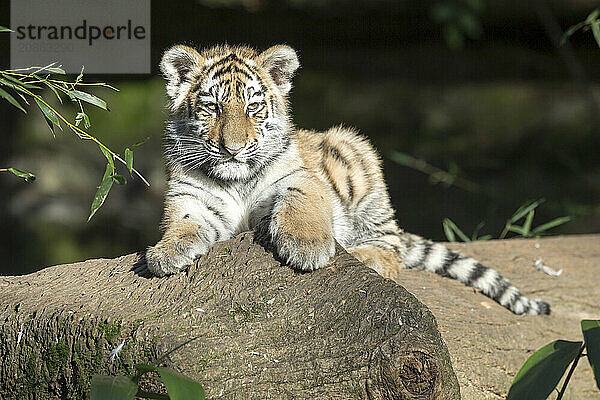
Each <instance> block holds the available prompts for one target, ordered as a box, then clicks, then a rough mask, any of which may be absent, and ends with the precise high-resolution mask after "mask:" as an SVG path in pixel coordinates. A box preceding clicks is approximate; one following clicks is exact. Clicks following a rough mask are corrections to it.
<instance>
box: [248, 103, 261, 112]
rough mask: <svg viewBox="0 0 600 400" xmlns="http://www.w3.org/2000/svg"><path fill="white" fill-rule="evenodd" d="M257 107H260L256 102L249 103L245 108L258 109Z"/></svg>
mask: <svg viewBox="0 0 600 400" xmlns="http://www.w3.org/2000/svg"><path fill="white" fill-rule="evenodd" d="M258 107H260V103H258V102H254V103H250V104H248V107H247V110H248V111H256V110H258Z"/></svg>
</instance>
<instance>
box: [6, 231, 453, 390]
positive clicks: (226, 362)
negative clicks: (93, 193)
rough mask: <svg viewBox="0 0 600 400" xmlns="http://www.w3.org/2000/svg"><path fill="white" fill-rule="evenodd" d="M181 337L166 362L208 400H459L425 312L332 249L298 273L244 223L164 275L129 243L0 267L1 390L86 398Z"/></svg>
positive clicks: (444, 354)
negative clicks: (184, 267) (97, 385)
mask: <svg viewBox="0 0 600 400" xmlns="http://www.w3.org/2000/svg"><path fill="white" fill-rule="evenodd" d="M190 338H197V339H196V340H194V341H192V342H191V343H189V344H187V345H185V346H184V347H183V348H181V349H179V350H178V351H175V352H173V353H172V354H171V355H170V356H169V357H168V358H166V359H165V361H164V364H165V365H168V366H171V367H173V368H175V369H177V370H179V371H181V372H182V373H184V374H186V375H188V376H190V377H192V378H194V379H196V380H198V381H199V382H201V383H202V384H203V385H204V388H205V390H206V392H207V398H209V399H217V398H226V399H250V398H260V399H280V398H290V399H292V398H293V399H301V398H311V399H312V398H316V399H351V398H360V399H458V398H460V394H459V388H458V382H457V379H456V376H455V375H454V372H453V370H452V366H451V363H450V357H449V354H448V350H447V348H446V346H445V344H444V342H443V340H442V338H441V336H440V334H439V332H438V330H437V326H436V322H435V319H434V317H433V315H432V314H431V312H430V311H429V310H428V309H427V308H426V307H425V306H424V305H423V304H421V303H420V302H419V301H418V300H417V299H416V298H415V297H414V296H413V295H412V294H411V293H409V292H407V291H406V290H405V289H404V288H402V287H401V286H399V285H397V284H396V283H394V282H393V281H391V280H386V279H383V278H382V277H381V276H379V275H378V274H377V273H375V272H374V271H372V270H370V269H368V268H366V267H365V266H364V265H362V264H360V263H359V262H358V261H356V260H355V259H354V258H352V257H351V256H350V255H349V254H347V253H346V252H345V251H344V250H343V249H341V248H338V251H337V254H336V256H335V257H334V259H333V260H332V262H331V263H330V265H329V266H328V267H327V268H324V269H322V270H318V271H315V272H312V273H298V272H295V271H293V270H292V269H290V268H289V267H287V266H285V265H281V264H280V263H279V262H278V261H276V260H275V259H274V258H273V256H272V254H271V253H270V252H268V251H266V250H265V249H263V248H262V247H261V246H260V245H258V244H257V243H255V241H254V239H253V235H252V233H244V234H241V235H239V236H237V237H236V238H234V239H232V240H229V241H226V242H220V243H217V244H216V245H215V246H213V248H212V249H211V250H210V252H209V253H208V254H207V255H205V256H203V257H201V258H200V259H199V260H197V261H196V263H195V264H194V265H193V266H191V267H190V269H189V270H188V271H187V272H186V273H181V274H177V275H174V276H171V277H168V278H162V279H159V278H151V277H149V276H148V274H147V271H146V269H145V261H144V260H143V256H141V253H140V254H130V255H126V256H122V257H119V258H115V259H112V260H106V259H99V260H89V261H84V262H80V263H75V264H70V265H59V266H55V267H49V268H46V269H44V270H42V271H39V272H36V273H33V274H30V275H25V276H12V277H0V357H2V364H1V366H0V398H2V399H45V398H63V399H72V398H86V396H87V393H88V392H89V384H90V378H91V376H92V375H93V374H95V373H109V374H131V373H132V372H133V366H134V365H135V364H136V363H138V362H150V361H152V360H154V359H156V358H157V357H158V356H160V355H161V354H164V353H165V352H167V351H168V350H170V349H172V348H173V347H175V346H177V345H178V344H180V343H183V342H185V341H186V340H188V339H190ZM119 345H122V349H121V351H120V352H119V353H118V358H114V360H113V361H111V358H110V352H111V350H113V349H115V348H117V347H118V346H119Z"/></svg>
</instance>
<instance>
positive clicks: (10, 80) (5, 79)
mask: <svg viewBox="0 0 600 400" xmlns="http://www.w3.org/2000/svg"><path fill="white" fill-rule="evenodd" d="M0 82H2V83H3V84H5V85H6V86H9V87H12V88H13V89H16V90H19V89H20V88H21V86H22V87H24V88H27V89H41V87H40V86H37V85H34V84H31V83H27V82H23V81H21V80H19V79H17V78H15V77H13V76H10V75H8V74H2V78H0ZM15 86H17V87H18V89H17V88H16V87H15ZM21 90H22V89H21Z"/></svg>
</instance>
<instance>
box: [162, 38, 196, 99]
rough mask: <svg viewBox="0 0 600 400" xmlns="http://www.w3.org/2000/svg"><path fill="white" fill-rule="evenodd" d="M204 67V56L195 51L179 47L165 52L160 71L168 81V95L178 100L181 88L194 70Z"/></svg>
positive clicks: (186, 47)
mask: <svg viewBox="0 0 600 400" xmlns="http://www.w3.org/2000/svg"><path fill="white" fill-rule="evenodd" d="M201 65H202V56H201V55H200V53H198V51H196V50H195V49H193V48H191V47H188V46H183V45H177V46H173V47H171V48H170V49H169V50H167V51H165V54H163V57H162V60H161V62H160V70H161V72H162V73H163V75H164V76H165V79H166V80H167V94H168V95H169V97H170V98H171V99H175V98H177V96H178V95H179V88H180V86H181V84H182V83H183V82H185V80H186V78H187V77H188V75H189V74H190V72H192V71H193V70H194V69H196V68H199V67H200V66H201Z"/></svg>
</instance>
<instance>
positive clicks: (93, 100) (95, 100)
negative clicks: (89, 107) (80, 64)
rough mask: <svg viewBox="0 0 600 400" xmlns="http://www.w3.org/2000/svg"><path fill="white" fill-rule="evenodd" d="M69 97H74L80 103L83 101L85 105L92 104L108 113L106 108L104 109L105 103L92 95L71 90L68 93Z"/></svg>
mask: <svg viewBox="0 0 600 400" xmlns="http://www.w3.org/2000/svg"><path fill="white" fill-rule="evenodd" d="M69 96H72V97H75V98H77V99H79V100H81V101H85V102H86V103H90V104H93V105H95V106H96V107H100V108H101V109H103V110H107V111H108V108H107V107H106V102H105V101H104V100H102V99H100V98H98V97H96V96H94V95H93V94H89V93H86V92H82V91H80V90H71V91H70V92H69Z"/></svg>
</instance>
